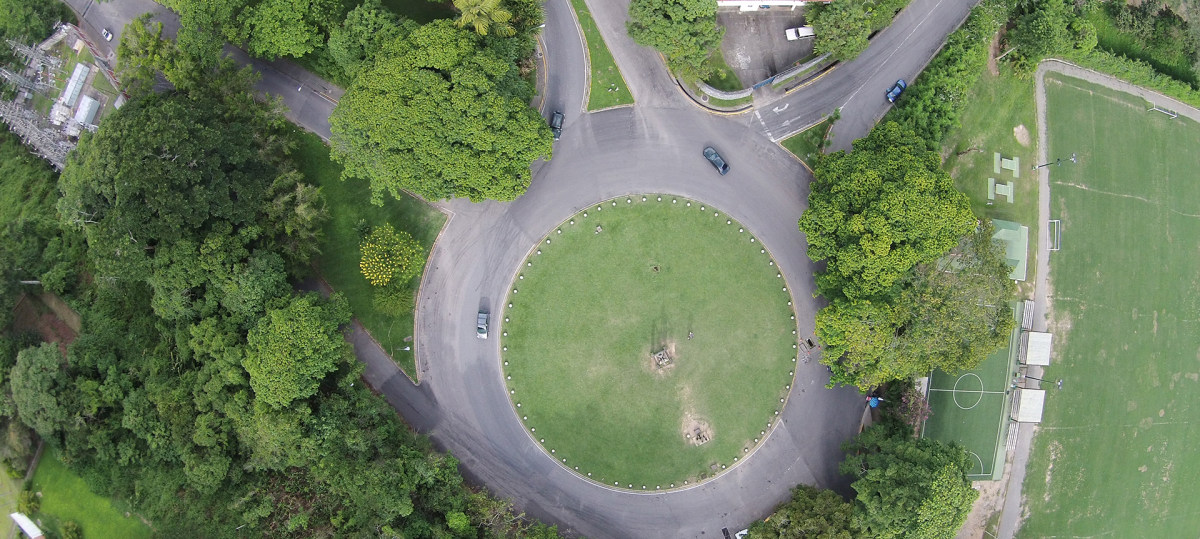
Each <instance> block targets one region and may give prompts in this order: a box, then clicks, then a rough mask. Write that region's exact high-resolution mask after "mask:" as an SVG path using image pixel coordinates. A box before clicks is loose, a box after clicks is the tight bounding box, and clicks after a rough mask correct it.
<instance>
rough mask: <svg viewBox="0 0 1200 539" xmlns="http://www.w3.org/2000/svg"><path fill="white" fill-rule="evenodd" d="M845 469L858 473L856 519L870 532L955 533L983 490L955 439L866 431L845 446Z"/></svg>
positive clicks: (880, 534) (898, 535)
mask: <svg viewBox="0 0 1200 539" xmlns="http://www.w3.org/2000/svg"><path fill="white" fill-rule="evenodd" d="M845 449H846V452H847V453H848V455H847V457H846V460H845V461H843V462H842V465H841V470H842V473H844V474H847V475H851V476H853V477H855V478H856V479H855V481H854V483H853V484H851V485H850V486H851V488H853V489H854V490H855V492H857V496H856V497H855V514H854V516H855V518H854V520H855V524H856V525H857V526H858V527H859V528H860V529H861V530H862V532H863V534H864V535H866V536H869V537H878V538H882V539H889V538H901V537H905V538H907V537H919V538H930V539H934V538H946V539H949V538H952V537H954V536H955V535H956V534H957V533H958V529H959V528H960V527H961V526H962V524H963V522H965V521H966V518H967V513H969V512H970V510H971V504H973V503H974V502H975V498H976V497H978V496H979V493H978V492H976V491H975V489H974V488H972V487H971V481H970V480H969V479H967V472H968V471H969V470H970V469H971V456H970V455H969V454H968V453H967V451H966V450H964V449H963V448H961V447H959V446H957V445H954V444H949V445H948V444H944V443H942V442H939V441H936V440H932V439H929V438H912V437H909V436H893V435H890V434H889V433H888V432H887V431H886V429H884V428H883V427H882V426H878V425H877V426H874V427H871V428H868V429H867V430H866V431H863V433H862V434H860V435H858V436H857V437H856V438H854V439H853V440H851V441H850V442H849V443H848V444H847V445H846V447H845Z"/></svg>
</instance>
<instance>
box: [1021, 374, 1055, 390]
mask: <svg viewBox="0 0 1200 539" xmlns="http://www.w3.org/2000/svg"><path fill="white" fill-rule="evenodd" d="M1024 378H1025V379H1026V380H1037V381H1039V382H1049V380H1043V379H1041V378H1038V377H1036V376H1029V375H1028V374H1026V375H1025V376H1024ZM1054 385H1056V386H1058V389H1062V386H1063V381H1062V378H1059V379H1058V380H1055V381H1054Z"/></svg>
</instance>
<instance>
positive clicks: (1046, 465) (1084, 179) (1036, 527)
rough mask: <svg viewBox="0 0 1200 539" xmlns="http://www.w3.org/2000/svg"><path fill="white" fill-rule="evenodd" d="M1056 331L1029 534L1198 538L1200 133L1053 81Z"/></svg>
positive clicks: (1126, 100) (1104, 93) (1102, 93)
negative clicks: (1056, 385)
mask: <svg viewBox="0 0 1200 539" xmlns="http://www.w3.org/2000/svg"><path fill="white" fill-rule="evenodd" d="M1046 94H1047V105H1048V108H1047V116H1048V123H1049V136H1050V140H1049V149H1050V155H1051V156H1055V155H1059V154H1062V153H1063V152H1065V153H1067V154H1070V153H1071V152H1077V153H1078V155H1079V162H1078V163H1076V164H1074V165H1063V166H1062V167H1061V168H1060V167H1054V168H1051V169H1050V190H1051V201H1050V204H1051V206H1050V207H1051V217H1052V218H1057V219H1061V220H1062V225H1063V230H1062V249H1061V250H1060V251H1057V252H1055V253H1053V255H1052V256H1051V259H1050V262H1051V268H1050V276H1051V278H1052V281H1053V283H1054V290H1053V294H1052V297H1053V299H1054V302H1053V320H1052V324H1051V328H1052V330H1053V331H1054V333H1055V341H1054V346H1055V353H1056V357H1055V358H1054V362H1053V364H1052V365H1051V366H1050V367H1048V368H1047V369H1046V373H1045V376H1044V378H1047V379H1057V378H1062V379H1063V380H1064V388H1063V390H1062V391H1055V390H1050V392H1049V394H1048V395H1047V397H1046V407H1045V410H1046V412H1045V416H1044V419H1043V421H1042V424H1041V426H1040V428H1039V433H1038V435H1037V437H1036V438H1034V443H1033V450H1032V453H1031V456H1030V461H1029V469H1028V474H1027V476H1026V477H1027V479H1026V481H1025V488H1024V493H1025V497H1027V498H1028V499H1029V500H1030V501H1029V503H1028V504H1027V505H1026V510H1027V511H1029V512H1030V515H1029V517H1028V519H1027V520H1026V521H1025V524H1024V526H1023V528H1022V529H1021V534H1020V535H1021V536H1023V537H1047V536H1051V535H1053V536H1059V537H1068V536H1073V537H1084V536H1093V537H1094V536H1100V535H1107V536H1112V537H1185V536H1191V535H1194V534H1195V530H1197V529H1200V513H1197V512H1196V508H1195V499H1196V497H1197V495H1198V494H1200V452H1197V451H1195V448H1194V447H1193V444H1192V443H1191V441H1192V440H1196V439H1198V438H1200V425H1198V424H1197V423H1196V422H1195V421H1193V418H1195V417H1196V415H1197V413H1198V412H1200V405H1198V404H1197V402H1196V399H1195V398H1194V397H1193V396H1194V395H1195V394H1196V392H1197V390H1198V389H1200V374H1197V371H1198V370H1200V369H1198V368H1197V360H1196V358H1197V352H1196V343H1197V342H1200V325H1198V324H1197V322H1196V316H1195V313H1196V312H1197V308H1198V306H1200V278H1198V277H1197V273H1196V266H1197V257H1196V245H1198V244H1200V172H1198V171H1200V154H1197V153H1196V151H1195V148H1197V147H1200V125H1197V124H1196V123H1194V122H1192V121H1190V120H1187V119H1185V118H1183V117H1180V118H1177V119H1174V120H1172V119H1170V118H1168V117H1166V116H1163V115H1161V114H1157V113H1151V112H1147V111H1146V107H1145V104H1144V102H1143V101H1142V99H1140V98H1137V97H1133V96H1129V95H1126V94H1120V93H1117V92H1115V91H1112V90H1108V89H1106V88H1101V87H1098V86H1095V85H1092V84H1089V83H1085V82H1083V81H1079V80H1076V79H1071V78H1068V77H1063V76H1060V75H1048V76H1047V77H1046Z"/></svg>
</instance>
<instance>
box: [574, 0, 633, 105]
mask: <svg viewBox="0 0 1200 539" xmlns="http://www.w3.org/2000/svg"><path fill="white" fill-rule="evenodd" d="M571 7H573V8H574V9H575V16H576V18H577V19H579V27H580V28H582V29H583V37H584V42H585V44H586V45H587V53H588V63H589V64H591V66H592V76H591V80H592V86H591V88H590V89H589V91H588V103H587V109H588V110H589V111H592V110H601V109H606V108H609V107H616V106H618V105H632V104H633V94H630V93H629V87H628V86H626V85H625V78H624V77H622V76H621V70H620V68H618V67H617V61H616V60H614V59H613V56H612V53H611V52H609V51H608V45H606V44H605V43H604V38H603V37H602V36H601V35H600V29H599V28H597V27H596V21H595V20H593V19H592V13H591V11H589V10H588V8H587V4H585V3H584V2H583V0H571Z"/></svg>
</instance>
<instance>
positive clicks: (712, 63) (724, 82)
mask: <svg viewBox="0 0 1200 539" xmlns="http://www.w3.org/2000/svg"><path fill="white" fill-rule="evenodd" d="M705 64H707V65H708V66H709V67H711V68H712V69H713V74H712V76H710V77H708V78H707V79H705V80H704V82H707V83H708V85H709V86H712V87H713V88H716V89H718V90H724V91H726V92H732V91H736V90H741V89H743V88H745V86H742V81H740V80H738V76H737V73H734V72H733V69H732V68H730V67H729V64H727V63H726V62H725V55H724V54H722V53H721V51H720V50H719V49H718V50H717V51H716V52H714V53H712V55H711V56H709V57H708V61H706V62H705Z"/></svg>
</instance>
